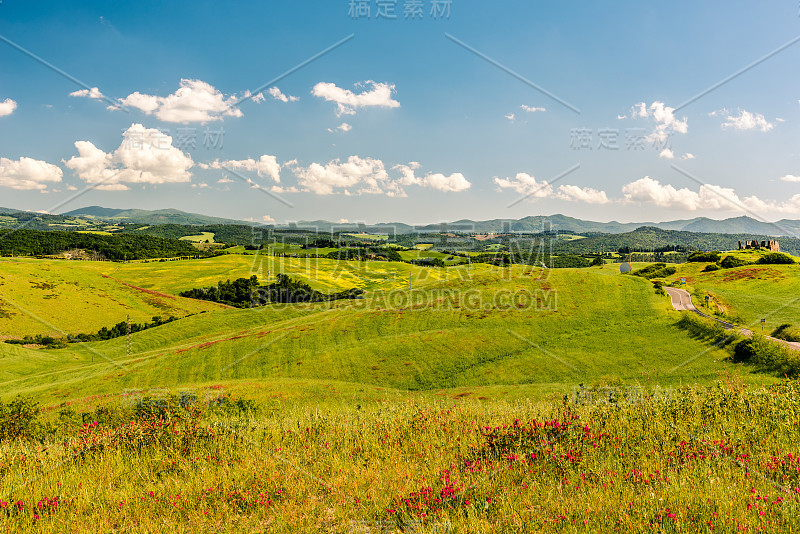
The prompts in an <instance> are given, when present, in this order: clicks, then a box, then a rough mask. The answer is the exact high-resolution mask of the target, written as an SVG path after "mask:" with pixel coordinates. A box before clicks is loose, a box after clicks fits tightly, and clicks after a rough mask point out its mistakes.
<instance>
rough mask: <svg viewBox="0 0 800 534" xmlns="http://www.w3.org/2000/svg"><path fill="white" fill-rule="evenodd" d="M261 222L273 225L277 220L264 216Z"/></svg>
mask: <svg viewBox="0 0 800 534" xmlns="http://www.w3.org/2000/svg"><path fill="white" fill-rule="evenodd" d="M261 222H265V223H272V222H275V219H274V218H273V217H272V216H271V215H264V216H263V217H261Z"/></svg>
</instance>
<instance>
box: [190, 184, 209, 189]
mask: <svg viewBox="0 0 800 534" xmlns="http://www.w3.org/2000/svg"><path fill="white" fill-rule="evenodd" d="M192 187H194V188H196V189H207V188H208V184H207V183H205V182H200V183H199V184H192Z"/></svg>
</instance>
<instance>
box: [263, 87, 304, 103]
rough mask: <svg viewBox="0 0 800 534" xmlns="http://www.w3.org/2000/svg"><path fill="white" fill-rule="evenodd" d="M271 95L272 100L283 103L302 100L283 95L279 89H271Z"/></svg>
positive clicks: (297, 97)
mask: <svg viewBox="0 0 800 534" xmlns="http://www.w3.org/2000/svg"><path fill="white" fill-rule="evenodd" d="M269 94H270V95H271V96H272V98H274V99H275V100H280V101H281V102H297V101H298V100H300V97H299V96H287V95H285V94H283V93H282V92H281V90H280V89H278V88H277V87H271V88H270V89H269Z"/></svg>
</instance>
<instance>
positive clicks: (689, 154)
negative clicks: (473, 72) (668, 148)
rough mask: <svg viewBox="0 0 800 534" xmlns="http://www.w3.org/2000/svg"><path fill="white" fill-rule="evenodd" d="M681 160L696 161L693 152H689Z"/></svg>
mask: <svg viewBox="0 0 800 534" xmlns="http://www.w3.org/2000/svg"><path fill="white" fill-rule="evenodd" d="M681 159H694V154H692V153H691V152H687V153H686V154H684V155H683V156H681Z"/></svg>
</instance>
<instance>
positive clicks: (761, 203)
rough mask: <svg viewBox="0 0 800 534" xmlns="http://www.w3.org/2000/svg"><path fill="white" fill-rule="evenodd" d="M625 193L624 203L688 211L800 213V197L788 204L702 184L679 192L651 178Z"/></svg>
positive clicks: (633, 185) (632, 186) (794, 197)
mask: <svg viewBox="0 0 800 534" xmlns="http://www.w3.org/2000/svg"><path fill="white" fill-rule="evenodd" d="M622 192H623V194H624V196H625V198H624V199H623V202H642V203H647V204H655V205H656V206H659V207H662V208H673V209H682V210H686V211H697V210H708V211H736V212H744V211H748V210H749V211H753V212H756V213H768V212H769V213H772V212H777V213H794V214H796V213H798V212H800V194H798V195H795V196H793V197H791V198H790V199H789V200H787V201H785V202H775V201H765V200H762V199H760V198H758V197H756V196H749V197H743V198H742V197H739V195H737V194H736V191H734V190H733V189H730V188H727V187H721V186H717V185H710V184H704V185H701V186H700V188H699V189H698V190H697V191H692V190H690V189H686V188H683V189H676V188H674V187H673V186H671V185H669V184H666V185H662V184H661V183H660V182H658V180H654V179H652V178H650V177H649V176H645V177H644V178H641V179H639V180H636V181H635V182H631V183H629V184H626V185H625V186H623V187H622Z"/></svg>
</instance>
